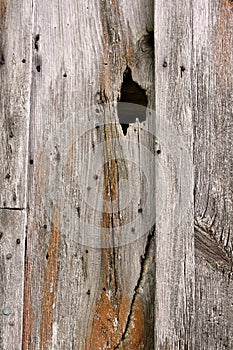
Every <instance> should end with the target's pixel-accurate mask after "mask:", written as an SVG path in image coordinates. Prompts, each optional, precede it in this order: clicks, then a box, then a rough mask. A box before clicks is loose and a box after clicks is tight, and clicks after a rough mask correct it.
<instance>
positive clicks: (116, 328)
mask: <svg viewBox="0 0 233 350" xmlns="http://www.w3.org/2000/svg"><path fill="white" fill-rule="evenodd" d="M108 293H109V292H108V291H104V292H102V294H101V297H100V301H98V302H97V304H96V306H95V311H94V316H93V321H92V327H91V331H90V333H89V335H88V337H87V340H86V344H85V347H84V350H100V349H101V350H104V349H109V350H115V349H119V350H123V349H127V350H142V349H143V348H144V314H143V308H142V302H141V300H140V299H139V298H138V299H137V300H136V301H135V305H134V309H133V313H132V316H131V323H130V325H129V329H128V330H127V334H126V336H125V339H122V336H123V333H124V330H125V327H126V322H127V317H128V313H129V309H130V300H129V299H128V298H127V297H124V296H123V297H120V296H119V297H118V298H114V297H113V296H109V294H108Z"/></svg>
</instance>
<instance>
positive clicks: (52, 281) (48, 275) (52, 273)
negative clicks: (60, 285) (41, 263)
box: [40, 208, 61, 350]
mask: <svg viewBox="0 0 233 350" xmlns="http://www.w3.org/2000/svg"><path fill="white" fill-rule="evenodd" d="M59 226H60V211H59V209H58V208H56V210H55V213H54V218H53V228H52V233H51V237H50V242H49V249H48V255H49V258H48V266H47V268H46V272H45V282H44V285H45V288H44V296H43V301H42V309H41V314H42V320H41V328H40V349H41V350H47V349H49V341H50V340H51V338H52V323H53V306H54V302H55V299H56V292H57V276H58V258H59V245H60V235H61V233H60V229H59Z"/></svg>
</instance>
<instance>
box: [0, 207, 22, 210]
mask: <svg viewBox="0 0 233 350" xmlns="http://www.w3.org/2000/svg"><path fill="white" fill-rule="evenodd" d="M0 210H15V211H22V210H25V208H10V207H0Z"/></svg>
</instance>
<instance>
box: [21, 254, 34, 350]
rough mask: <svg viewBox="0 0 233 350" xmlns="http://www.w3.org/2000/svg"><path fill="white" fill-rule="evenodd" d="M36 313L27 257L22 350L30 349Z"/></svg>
mask: <svg viewBox="0 0 233 350" xmlns="http://www.w3.org/2000/svg"><path fill="white" fill-rule="evenodd" d="M33 323H34V313H33V308H32V300H31V264H30V262H29V260H28V257H27V258H26V269H25V287H24V315H23V337H22V350H29V349H30V345H31V339H32V328H33Z"/></svg>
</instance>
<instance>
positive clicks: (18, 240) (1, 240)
mask: <svg viewBox="0 0 233 350" xmlns="http://www.w3.org/2000/svg"><path fill="white" fill-rule="evenodd" d="M24 252H25V212H23V211H12V210H0V281H1V285H0V290H1V293H0V308H1V309H0V348H1V349H2V350H7V349H14V350H20V349H21V346H22V328H23V287H24Z"/></svg>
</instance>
